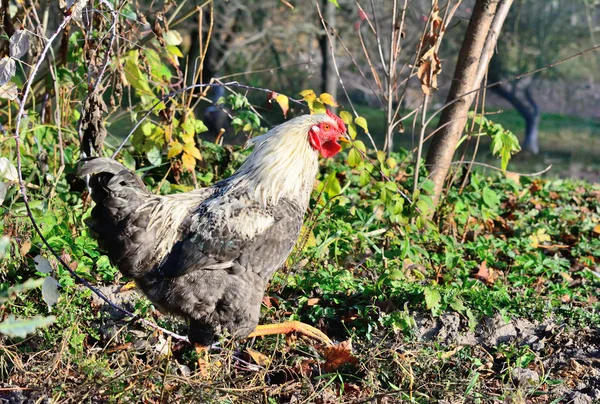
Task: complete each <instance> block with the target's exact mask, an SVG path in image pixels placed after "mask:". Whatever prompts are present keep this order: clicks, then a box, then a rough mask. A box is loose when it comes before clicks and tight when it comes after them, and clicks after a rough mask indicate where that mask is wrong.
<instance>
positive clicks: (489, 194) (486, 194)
mask: <svg viewBox="0 0 600 404" xmlns="http://www.w3.org/2000/svg"><path fill="white" fill-rule="evenodd" d="M481 197H482V199H483V203H485V204H486V205H487V206H488V207H490V208H492V209H495V208H497V207H498V205H499V204H500V198H499V197H498V194H496V193H495V192H494V191H492V190H491V189H490V188H488V187H485V188H483V191H482V192H481Z"/></svg>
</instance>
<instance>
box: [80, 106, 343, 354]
mask: <svg viewBox="0 0 600 404" xmlns="http://www.w3.org/2000/svg"><path fill="white" fill-rule="evenodd" d="M345 132H346V127H345V125H344V123H343V122H342V120H341V119H340V118H339V117H337V116H336V115H334V114H332V113H330V112H328V113H327V114H319V115H303V116H299V117H297V118H294V119H292V120H290V121H288V122H285V123H283V124H281V125H279V126H277V127H275V128H273V129H271V130H270V131H269V132H267V133H266V134H264V135H262V136H259V137H257V138H255V139H253V140H252V145H253V146H254V150H253V151H252V153H251V154H250V155H249V156H248V158H247V159H246V161H245V162H244V163H243V164H242V166H241V167H240V168H239V169H238V170H237V171H236V172H235V173H234V174H233V175H232V176H231V177H229V178H227V179H225V180H222V181H219V182H217V183H215V184H214V185H212V186H211V187H208V188H203V189H198V190H195V191H192V192H188V193H181V194H174V195H167V196H158V195H153V194H152V193H150V191H148V189H147V188H146V186H145V185H144V184H143V182H142V181H141V180H140V179H139V178H138V177H137V176H136V175H135V174H134V173H132V172H131V171H129V170H128V169H126V168H125V167H124V166H122V165H121V164H119V163H118V162H116V161H114V160H111V159H107V158H94V159H90V160H87V161H86V162H85V163H84V164H83V165H82V167H81V169H80V171H79V174H80V175H82V176H83V175H89V176H90V177H89V185H90V188H91V194H92V199H93V200H94V202H95V203H96V206H95V207H94V208H93V210H92V215H91V218H90V220H89V221H88V225H89V226H90V228H91V229H92V230H93V232H94V233H95V234H96V235H97V238H98V240H99V242H100V244H101V245H102V246H103V248H104V249H105V250H106V251H107V254H108V256H109V257H110V258H111V260H112V262H113V263H114V264H115V265H116V266H117V267H118V268H119V270H120V271H121V272H122V273H123V274H124V275H126V276H127V277H130V278H133V279H134V280H135V281H136V283H137V285H138V286H139V288H140V289H141V290H142V291H143V292H144V293H145V294H146V296H148V298H149V299H150V300H151V301H152V302H153V303H154V304H156V305H157V306H158V307H159V308H160V309H161V310H163V311H165V312H169V313H172V314H175V315H179V316H182V317H185V318H187V319H189V321H190V328H189V338H190V341H191V342H194V343H196V344H200V345H210V344H211V343H212V342H213V341H214V338H215V335H216V334H218V333H220V332H221V331H222V330H227V331H228V332H229V333H230V334H231V335H232V336H233V337H235V338H246V337H248V336H249V335H265V334H267V333H274V332H289V331H294V330H295V331H304V332H306V333H308V334H309V335H313V336H315V337H317V338H321V339H323V337H324V335H323V334H322V333H320V332H319V331H318V330H316V329H314V328H312V327H302V326H298V324H297V323H293V324H291V325H290V324H287V325H286V324H285V323H284V324H283V325H275V326H269V325H267V326H258V328H257V324H258V319H259V314H260V305H261V301H262V297H263V295H264V292H265V288H266V285H267V282H268V281H269V279H270V278H271V276H272V275H273V273H274V272H275V271H276V270H277V269H278V268H279V267H280V266H281V265H282V264H283V263H284V262H285V260H286V258H287V257H288V255H289V254H290V252H291V251H292V249H293V247H294V245H295V243H296V241H297V239H298V236H299V234H300V229H301V227H302V222H303V218H304V214H305V212H306V210H307V208H308V203H309V199H310V194H311V191H312V189H313V182H314V178H315V176H316V174H317V170H318V155H319V154H321V155H322V156H324V157H331V156H333V155H335V154H336V153H338V152H339V151H340V144H339V143H338V141H340V140H344V139H345V138H344V134H345ZM261 327H262V328H261ZM324 338H326V337H324Z"/></svg>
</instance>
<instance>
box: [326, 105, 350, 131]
mask: <svg viewBox="0 0 600 404" xmlns="http://www.w3.org/2000/svg"><path fill="white" fill-rule="evenodd" d="M327 115H328V116H329V117H330V118H333V119H334V120H335V122H336V123H337V127H338V130H339V131H340V133H346V124H345V123H344V121H342V118H340V117H339V116H337V115H336V114H334V113H333V112H331V111H330V110H327Z"/></svg>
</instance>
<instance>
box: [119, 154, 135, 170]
mask: <svg viewBox="0 0 600 404" xmlns="http://www.w3.org/2000/svg"><path fill="white" fill-rule="evenodd" d="M121 159H122V163H123V165H124V166H125V167H127V168H128V169H130V170H131V171H135V159H134V158H133V156H132V155H131V153H129V152H128V151H127V150H123V151H122V152H121Z"/></svg>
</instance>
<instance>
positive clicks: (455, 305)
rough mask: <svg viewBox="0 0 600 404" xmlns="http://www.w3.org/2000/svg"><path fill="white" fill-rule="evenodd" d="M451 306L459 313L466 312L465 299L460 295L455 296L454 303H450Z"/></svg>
mask: <svg viewBox="0 0 600 404" xmlns="http://www.w3.org/2000/svg"><path fill="white" fill-rule="evenodd" d="M450 307H452V309H454V310H455V311H457V312H459V313H464V311H465V310H466V307H465V305H464V303H463V301H462V300H460V299H459V298H458V297H455V298H454V300H452V303H450Z"/></svg>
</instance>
